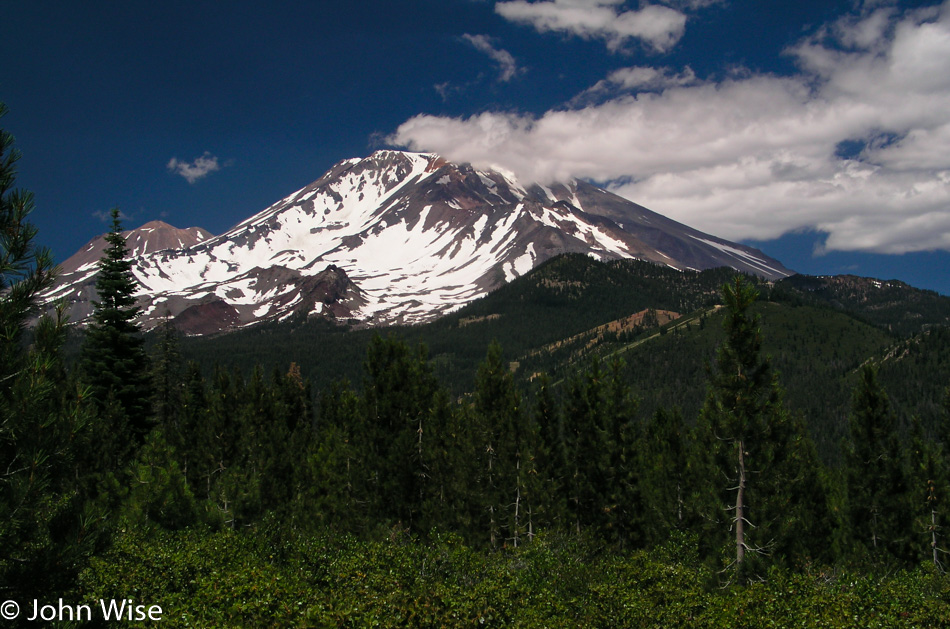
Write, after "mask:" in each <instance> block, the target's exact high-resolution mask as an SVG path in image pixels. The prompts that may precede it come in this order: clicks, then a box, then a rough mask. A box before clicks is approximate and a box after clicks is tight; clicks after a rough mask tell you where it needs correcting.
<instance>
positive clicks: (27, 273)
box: [0, 103, 92, 600]
mask: <svg viewBox="0 0 950 629" xmlns="http://www.w3.org/2000/svg"><path fill="white" fill-rule="evenodd" d="M5 113H6V107H5V106H4V105H3V104H2V103H0V116H3V115H4V114H5ZM18 158H19V152H18V151H16V150H15V149H13V138H12V136H11V135H10V134H8V133H6V132H5V131H3V130H0V514H2V515H0V590H2V596H3V597H4V598H8V597H12V598H14V599H19V600H26V599H27V597H37V596H39V597H43V596H44V595H47V594H51V593H53V592H56V591H59V592H62V591H65V589H67V588H68V586H69V585H70V583H69V580H70V578H71V577H73V576H75V571H76V570H78V569H79V568H80V567H81V565H82V564H81V557H82V556H83V555H84V554H85V553H86V552H88V551H89V550H90V549H88V548H86V547H85V546H84V545H83V543H82V542H80V540H81V539H82V538H83V531H82V522H81V519H80V513H81V509H82V504H81V499H80V496H79V495H78V492H77V488H76V484H75V480H74V479H75V469H74V460H75V458H76V453H77V449H78V447H79V444H80V443H82V441H83V439H84V438H85V436H86V434H87V433H86V430H87V426H88V421H89V416H88V412H87V410H86V409H85V407H84V406H83V405H82V403H81V399H80V398H81V394H82V392H81V391H77V390H76V389H75V388H73V387H72V385H71V384H70V378H69V377H68V373H67V369H66V366H65V364H64V362H63V360H62V354H61V347H62V345H63V342H64V340H65V336H66V317H65V314H64V313H65V310H64V307H63V306H60V307H58V308H57V309H56V311H55V313H53V314H52V315H51V316H43V317H41V318H40V319H39V321H38V323H37V324H36V326H35V328H34V331H33V336H32V343H31V344H30V346H29V347H27V346H26V344H25V343H24V342H23V332H24V329H25V327H26V324H27V322H28V320H29V319H30V317H32V316H33V315H34V314H36V309H37V297H38V294H39V293H40V292H41V291H42V290H43V289H45V288H48V287H49V286H51V285H52V282H53V280H54V275H55V267H54V265H53V261H52V257H51V256H50V254H49V252H48V251H47V250H45V249H42V248H39V247H37V246H36V244H35V242H34V241H35V237H36V234H37V230H36V228H35V227H34V226H33V225H31V224H30V223H29V220H28V217H29V214H30V212H32V210H33V197H32V195H31V194H30V193H29V192H24V191H20V190H15V189H13V186H14V182H15V179H16V172H15V163H16V161H17V159H18ZM86 533H87V534H91V533H92V531H86ZM87 539H91V536H90V537H87Z"/></svg>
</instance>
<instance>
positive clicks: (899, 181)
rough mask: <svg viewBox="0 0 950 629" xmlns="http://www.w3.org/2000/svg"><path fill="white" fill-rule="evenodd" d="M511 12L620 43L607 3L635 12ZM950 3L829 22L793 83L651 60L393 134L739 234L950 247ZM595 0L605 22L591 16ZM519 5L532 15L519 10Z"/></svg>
mask: <svg viewBox="0 0 950 629" xmlns="http://www.w3.org/2000/svg"><path fill="white" fill-rule="evenodd" d="M509 5H510V6H509ZM497 6H498V7H499V8H498V11H499V13H502V15H505V13H503V11H507V12H508V15H505V17H508V18H509V19H513V20H514V19H520V20H521V21H525V22H527V21H528V19H529V18H528V17H526V16H531V15H533V16H534V17H533V18H531V19H532V20H534V21H532V22H530V23H532V24H533V25H535V27H536V28H537V29H538V30H539V31H540V30H545V29H546V30H557V29H560V30H564V31H568V27H567V26H566V25H573V26H571V28H573V29H574V30H572V31H570V32H573V33H575V34H582V33H584V32H587V33H589V34H588V35H586V36H589V37H593V36H598V37H603V38H605V39H607V40H608V42H609V41H610V39H609V38H610V37H612V36H613V37H618V36H619V35H616V34H614V35H611V34H610V31H609V30H607V29H608V27H606V26H602V27H598V26H596V25H597V24H604V23H605V22H602V21H598V20H599V18H596V15H599V14H600V13H602V12H606V13H609V14H614V15H619V14H618V13H617V3H615V2H605V1H595V2H586V3H585V2H581V1H580V0H558V1H557V2H541V3H538V2H536V3H527V2H508V3H499V5H497ZM948 6H950V5H946V4H945V5H944V6H942V7H930V8H926V9H921V10H915V11H906V12H900V11H898V10H896V9H895V8H893V7H881V8H877V9H876V10H874V9H871V10H867V11H864V12H863V13H860V14H855V15H849V16H845V17H843V18H841V19H839V20H837V21H836V22H834V23H831V24H827V25H825V26H823V27H821V28H819V29H817V30H816V31H815V32H814V34H813V35H811V36H809V37H806V38H804V39H802V40H801V41H799V42H797V43H796V44H795V45H794V46H792V47H790V48H789V49H788V50H787V51H786V54H788V55H789V56H790V57H791V58H792V59H793V60H794V61H795V62H796V64H797V66H798V68H799V72H798V73H796V74H794V75H791V76H777V75H772V74H752V73H746V74H744V75H740V76H733V77H728V78H725V79H719V80H712V79H709V78H706V79H702V78H699V77H696V76H695V75H694V74H693V72H692V70H690V69H689V68H688V67H684V68H680V69H675V68H665V67H664V68H659V67H658V68H652V67H649V66H646V65H638V66H634V67H630V68H622V69H619V70H616V71H614V72H613V73H611V74H610V75H609V76H608V77H607V78H605V79H604V80H602V81H600V82H598V83H596V84H594V85H593V86H592V87H591V88H590V89H588V90H586V91H585V92H584V93H583V94H579V95H578V97H576V98H575V99H574V100H573V101H571V103H568V104H565V105H563V106H562V107H560V108H553V109H550V110H549V111H547V112H545V113H543V114H540V115H536V116H535V115H525V114H517V113H500V112H499V113H496V112H488V113H481V114H478V115H474V116H470V117H462V118H451V117H445V116H431V115H418V116H415V117H413V118H411V119H409V120H407V121H405V122H404V123H403V124H402V125H400V126H399V127H398V129H397V130H396V132H395V133H394V134H393V135H392V136H391V138H390V139H391V140H392V141H393V142H394V143H396V144H399V145H402V146H407V147H409V148H411V149H415V150H426V151H435V152H438V153H440V154H443V155H445V156H446V157H447V158H449V159H453V160H460V161H469V162H472V163H475V164H481V165H498V166H501V167H503V168H506V169H508V170H511V171H514V172H515V173H517V174H518V175H519V176H520V177H524V178H526V179H530V180H536V181H550V180H564V179H569V178H571V177H580V178H587V179H593V180H596V181H600V182H614V183H613V184H612V189H613V190H614V191H616V192H618V193H620V194H622V195H624V196H626V197H627V198H630V199H632V200H634V201H636V202H637V203H641V204H643V205H645V206H647V207H650V208H651V209H653V210H656V211H659V212H661V213H663V214H667V215H669V216H671V217H672V218H675V219H676V220H680V221H683V222H685V223H687V224H690V225H692V226H695V227H697V228H699V229H702V230H704V231H710V232H712V233H715V234H717V235H720V236H723V237H727V238H731V239H744V238H754V239H770V238H776V237H778V236H780V235H782V234H783V233H786V232H789V231H794V230H800V229H813V230H820V231H824V232H827V233H828V239H827V242H826V243H825V246H826V248H828V249H839V250H863V251H873V252H879V253H902V252H907V251H922V250H933V249H944V250H950V9H948ZM585 7H586V10H587V12H588V13H591V14H592V16H588V17H587V18H582V17H580V14H579V13H578V11H581V12H583V9H584V8H585ZM644 10H645V9H644ZM517 11H521V12H522V13H521V15H522V16H525V17H521V18H515V17H509V16H514V15H516V14H517ZM641 12H642V11H641ZM545 16H546V17H545ZM571 16H573V17H571ZM585 19H586V22H585V21H584V20H585ZM585 24H586V26H584V25H585ZM609 28H613V29H615V30H616V28H617V27H615V26H611V27H609ZM584 29H587V30H586V31H585V30H584ZM598 29H600V30H598ZM667 32H668V33H674V32H675V31H674V30H670V29H667ZM657 41H666V40H657ZM669 41H672V40H669ZM845 149H847V150H845Z"/></svg>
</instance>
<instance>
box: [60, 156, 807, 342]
mask: <svg viewBox="0 0 950 629" xmlns="http://www.w3.org/2000/svg"><path fill="white" fill-rule="evenodd" d="M147 229H152V230H153V231H152V232H146V230H147ZM168 230H174V228H172V227H171V226H167V225H164V224H154V223H150V224H148V225H145V226H143V227H142V228H140V229H139V230H132V232H130V234H131V235H132V236H135V237H138V235H139V234H142V235H143V236H149V237H147V238H144V240H142V242H141V243H140V244H137V242H138V241H136V240H134V239H133V237H132V236H130V239H129V245H130V248H132V250H133V257H134V266H133V273H134V275H135V278H136V280H137V281H138V282H139V284H140V285H141V291H140V293H139V296H140V303H141V305H142V307H143V323H144V324H145V325H146V327H149V326H151V325H154V324H155V323H156V322H158V321H159V320H160V319H162V318H163V317H166V316H168V317H172V318H173V319H174V321H175V323H176V324H178V325H179V326H180V327H181V328H182V329H184V330H186V331H189V332H193V333H199V334H200V333H208V332H215V331H219V330H226V329H232V328H234V327H238V326H242V325H247V324H250V323H253V322H256V321H261V320H273V319H283V318H287V317H289V316H291V315H293V314H294V313H304V314H307V315H311V314H315V315H321V316H329V317H335V318H337V319H350V320H355V321H356V322H359V323H363V324H369V325H376V324H388V323H400V322H401V323H417V322H423V321H427V320H431V319H433V318H435V317H438V316H439V315H442V314H445V313H447V312H449V311H451V310H453V309H456V308H459V307H461V306H462V305H464V304H466V303H468V302H469V301H471V300H473V299H476V298H478V297H480V296H482V295H484V294H486V293H487V292H488V291H490V290H492V289H493V288H496V287H498V286H499V285H501V284H502V283H503V282H506V281H510V280H512V279H514V278H516V277H518V276H519V275H523V274H524V273H527V272H528V271H530V270H531V269H532V268H534V266H536V265H537V264H539V263H541V262H543V261H544V260H547V259H548V258H551V257H553V256H555V255H558V254H561V253H565V252H583V253H587V254H589V255H592V256H595V257H597V258H600V259H613V258H629V257H633V258H640V259H643V260H651V261H654V262H657V263H659V264H666V265H668V266H671V267H673V268H676V269H687V268H692V269H705V268H712V267H717V266H730V267H733V268H735V269H738V270H742V271H747V272H752V273H756V274H758V275H762V276H765V277H768V278H777V277H784V276H786V275H789V274H791V271H789V270H788V269H786V268H785V267H784V266H782V264H781V263H779V262H778V261H776V260H773V259H772V258H769V257H768V256H766V255H764V254H763V253H762V252H760V251H758V250H756V249H752V248H750V247H745V246H743V245H738V244H735V243H731V242H728V241H726V240H722V239H720V238H716V237H714V236H710V235H708V234H704V233H702V232H699V231H696V230H694V229H691V228H689V227H687V226H685V225H682V224H680V223H677V222H675V221H672V220H670V219H668V218H665V217H663V216H661V215H659V214H656V213H654V212H651V211H650V210H647V209H646V208H643V207H641V206H639V205H637V204H635V203H632V202H630V201H627V200H626V199H623V198H621V197H618V196H616V195H614V194H611V193H609V192H606V191H604V190H601V189H600V188H597V187H595V186H593V185H590V184H588V183H585V182H582V181H573V182H570V183H567V184H558V185H552V186H548V187H544V186H540V185H530V186H524V185H522V184H520V183H518V182H517V181H516V180H515V179H514V177H513V176H511V175H508V174H505V173H502V172H499V171H496V170H480V169H476V168H473V167H472V166H470V165H459V164H453V163H450V162H447V161H445V160H444V159H442V158H440V157H438V156H436V155H428V154H419V153H407V152H401V151H378V152H376V153H374V154H373V155H371V156H370V157H367V158H365V159H350V160H346V161H343V162H340V163H339V164H336V165H335V166H334V167H333V168H331V169H330V171H329V172H327V173H326V174H325V175H323V176H322V177H321V178H320V179H318V180H317V181H315V182H313V183H311V184H310V185H308V186H306V187H305V188H303V189H302V190H299V191H297V192H295V193H293V194H291V195H290V196H288V197H286V198H284V199H282V200H280V201H278V202H277V203H275V204H273V205H272V206H270V207H269V208H267V209H265V210H264V211H263V212H260V213H259V214H256V215H254V216H252V217H251V218H249V219H247V220H246V221H244V222H242V223H240V224H238V225H236V226H235V227H233V228H231V229H230V230H229V231H227V232H226V233H224V234H221V235H219V236H214V237H210V236H209V235H208V234H207V233H206V232H203V231H202V230H195V229H191V230H174V232H172V231H168ZM155 232H161V233H163V234H164V235H169V234H172V233H174V234H190V235H192V237H191V238H190V239H186V238H182V237H179V236H174V237H173V236H168V237H167V238H163V240H162V242H161V243H157V242H153V240H152V239H151V237H150V235H151V234H152V233H155ZM176 238H179V244H177V245H176V243H175V239H176ZM90 246H94V243H90V245H87V247H86V248H84V249H83V250H82V251H80V253H78V254H77V255H76V256H74V257H73V258H70V260H67V261H66V263H64V268H65V273H64V274H63V276H62V278H61V280H60V282H59V283H58V284H57V285H56V286H55V287H54V288H53V289H51V290H50V291H49V292H48V293H47V295H46V298H47V299H48V300H50V301H52V300H55V299H59V298H66V299H67V300H69V301H70V302H73V303H74V309H73V320H77V319H78V320H81V319H82V318H83V317H85V316H87V315H88V313H89V312H90V311H91V308H90V305H89V303H88V302H89V299H90V296H91V293H90V289H91V287H92V286H94V281H95V278H94V273H95V265H94V259H92V256H93V255H94V250H93V249H90ZM100 254H101V249H100ZM77 256H83V257H82V258H81V259H77ZM95 259H98V255H97V256H96V258H95Z"/></svg>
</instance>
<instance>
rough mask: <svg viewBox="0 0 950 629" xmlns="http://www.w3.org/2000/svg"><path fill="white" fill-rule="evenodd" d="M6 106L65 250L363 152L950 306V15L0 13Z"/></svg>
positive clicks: (230, 202) (704, 10)
mask: <svg viewBox="0 0 950 629" xmlns="http://www.w3.org/2000/svg"><path fill="white" fill-rule="evenodd" d="M0 16H2V18H3V24H4V36H3V37H2V38H0V55H2V59H3V62H2V63H0V101H3V102H5V103H6V104H7V106H8V108H9V113H8V115H7V116H6V117H5V118H3V120H2V121H0V126H2V127H3V128H4V129H6V130H8V131H10V132H12V133H13V134H14V135H15V136H16V139H17V147H18V148H19V149H20V150H21V151H22V153H23V158H22V160H21V162H20V165H19V172H20V175H19V178H18V184H19V185H20V186H21V187H24V188H27V189H29V190H31V191H33V192H34V194H35V196H36V203H37V210H36V213H35V214H34V222H35V223H36V224H37V226H38V227H39V228H40V240H41V242H42V243H43V244H46V245H47V246H50V247H51V248H52V249H53V251H54V253H55V255H56V256H57V258H58V259H60V260H62V259H65V258H66V257H68V256H69V255H70V254H71V253H73V252H74V251H76V250H77V249H78V248H79V247H80V246H81V245H82V244H84V243H85V242H86V241H87V240H89V239H90V238H92V237H93V236H95V235H96V234H98V233H100V232H102V231H103V230H104V228H105V226H104V223H103V221H102V217H103V216H105V215H106V214H107V212H108V210H109V209H110V208H111V207H113V206H119V207H120V208H121V210H122V212H123V214H124V215H125V216H126V217H127V219H126V225H127V226H129V227H132V226H137V225H139V224H142V223H144V222H147V221H149V220H154V219H162V220H165V221H167V222H169V223H172V224H174V225H176V226H178V227H187V226H192V225H198V226H201V227H204V228H205V229H208V230H210V231H212V232H214V233H221V232H223V231H224V230H226V229H227V228H228V227H230V226H232V225H234V224H236V223H238V222H240V221H241V220H243V219H245V218H247V217H248V216H250V215H251V214H254V213H256V212H258V211H260V210H262V209H264V208H265V207H266V206H268V205H269V204H271V203H273V202H275V201H277V200H278V199H280V198H283V197H284V196H286V195H287V194H289V193H291V192H293V191H294V190H297V189H299V188H301V187H303V186H304V185H306V184H307V183H309V182H311V181H313V180H314V179H316V178H317V177H319V176H320V175H321V174H322V173H323V172H325V171H326V170H327V169H328V168H329V167H330V166H331V165H332V164H333V163H335V162H337V161H339V160H342V159H346V158H350V157H357V156H364V155H367V154H369V153H370V152H372V151H373V150H375V149H377V148H384V147H396V148H411V149H414V150H425V151H433V152H439V153H442V154H443V155H445V156H446V157H449V158H450V159H456V160H461V161H471V162H473V163H477V164H480V165H486V166H492V165H494V166H500V167H503V168H506V169H508V170H510V171H513V172H515V173H517V174H518V175H519V176H521V177H523V178H526V179H535V180H539V181H541V180H550V179H563V178H567V177H581V178H585V179H588V180H592V181H596V182H599V183H601V184H603V185H606V186H607V187H609V188H610V189H612V190H614V191H615V192H617V193H619V194H622V195H624V196H626V197H628V198H630V199H631V200H633V201H636V202H638V203H641V204H642V205H645V206H646V207H649V208H650V209H652V210H654V211H657V212H660V213H662V214H666V215H668V216H670V217H672V218H674V219H676V220H679V221H682V222H684V223H687V224H689V225H691V226H693V227H696V228H698V229H702V230H704V231H707V232H709V233H712V234H715V235H717V236H722V237H725V238H729V239H732V240H737V241H741V242H748V243H753V244H755V245H756V246H759V247H760V248H762V249H763V250H764V251H766V252H767V253H769V254H771V255H774V256H775V257H777V258H779V259H780V260H782V261H783V262H784V263H785V264H786V265H787V266H789V267H791V268H794V269H796V270H799V271H801V272H805V273H811V274H822V273H855V274H859V275H871V276H875V277H881V278H883V279H891V278H897V279H902V280H904V281H907V282H908V283H911V284H913V285H915V286H919V287H923V288H931V289H934V290H938V291H940V292H942V293H944V294H950V273H948V270H950V253H948V252H950V150H948V149H950V6H948V5H946V4H940V3H934V2H899V3H898V2H886V1H865V2H850V1H848V2H829V1H817V0H813V1H807V0H805V1H785V0H777V1H772V2H765V1H762V0H759V1H749V0H668V1H666V2H658V1H653V2H640V3H638V2H629V1H628V2H621V1H619V0H543V1H542V0H536V1H533V2H528V1H526V0H509V1H505V2H492V1H488V0H412V1H408V0H406V1H395V0H387V1H375V0H367V1H360V0H350V1H346V2H341V1H337V0H321V1H320V2H306V3H304V2H269V3H261V2H256V1H255V2H250V1H242V0H238V1H235V2H228V3H221V2H202V1H194V0H192V1H188V2H179V1H164V2H154V1H152V2H142V1H137V0H131V1H129V0H126V1H124V2H119V1H113V2H97V1H91V2H82V3H70V2H52V1H45V0H33V1H31V2H7V3H4V5H3V7H2V9H0Z"/></svg>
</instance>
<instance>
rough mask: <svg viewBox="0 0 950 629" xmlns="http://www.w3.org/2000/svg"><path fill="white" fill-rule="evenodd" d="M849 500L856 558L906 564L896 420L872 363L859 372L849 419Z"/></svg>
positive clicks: (907, 523) (907, 533) (904, 494)
mask: <svg viewBox="0 0 950 629" xmlns="http://www.w3.org/2000/svg"><path fill="white" fill-rule="evenodd" d="M850 425H851V444H850V447H849V448H848V450H847V452H846V456H845V461H846V464H847V485H848V493H847V501H848V515H849V520H850V530H851V539H852V542H853V545H854V550H855V553H856V556H857V557H858V558H863V557H871V558H873V559H874V560H875V561H884V562H887V561H891V560H893V559H898V560H902V561H909V560H910V559H911V553H910V547H911V544H910V537H911V532H912V526H911V518H910V517H908V514H909V513H910V512H911V509H910V508H909V505H908V504H907V498H908V491H907V479H906V477H905V474H904V464H903V461H902V457H901V449H900V444H899V441H898V436H897V417H896V416H895V415H894V412H893V410H892V409H891V404H890V399H889V398H888V396H887V393H886V392H885V391H884V389H883V387H882V386H881V384H880V383H879V382H878V379H877V370H876V369H875V368H874V367H873V366H871V365H865V366H864V367H863V368H862V369H861V381H860V382H859V384H858V386H857V388H856V389H855V391H854V397H853V400H852V411H851V418H850Z"/></svg>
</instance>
